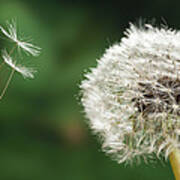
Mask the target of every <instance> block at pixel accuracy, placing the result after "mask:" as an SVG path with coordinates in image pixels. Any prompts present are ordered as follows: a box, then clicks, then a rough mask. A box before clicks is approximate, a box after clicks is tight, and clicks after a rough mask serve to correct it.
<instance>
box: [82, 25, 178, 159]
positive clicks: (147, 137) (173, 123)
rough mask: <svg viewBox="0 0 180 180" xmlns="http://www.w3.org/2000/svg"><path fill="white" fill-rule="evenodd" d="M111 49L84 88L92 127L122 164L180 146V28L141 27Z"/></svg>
mask: <svg viewBox="0 0 180 180" xmlns="http://www.w3.org/2000/svg"><path fill="white" fill-rule="evenodd" d="M124 34H125V37H123V38H122V39H121V42H120V43H117V44H115V45H113V46H112V47H110V48H109V49H107V50H106V52H105V54H104V55H103V56H102V58H100V59H99V60H98V61H97V67H96V68H92V69H91V72H89V73H87V74H86V75H85V80H83V81H82V83H81V85H80V88H81V92H82V99H81V101H82V104H83V106H84V110H85V114H86V116H87V118H88V120H89V124H90V127H91V128H92V130H93V132H94V133H95V134H98V135H99V136H100V138H101V139H102V142H103V145H102V149H103V151H105V152H106V153H107V154H110V155H111V156H112V157H113V158H114V159H115V160H117V161H118V163H122V162H127V163H129V162H132V161H133V160H137V162H139V160H140V159H143V160H145V161H146V160H148V159H151V158H153V154H156V155H157V156H158V157H160V155H163V157H165V158H167V157H168V156H169V154H170V153H171V152H172V151H173V149H174V148H180V74H179V70H180V31H175V30H172V29H168V28H163V27H161V28H156V27H153V26H151V25H150V24H146V25H144V27H141V28H138V27H136V26H135V25H133V24H130V27H129V29H127V30H126V31H125V33H124Z"/></svg>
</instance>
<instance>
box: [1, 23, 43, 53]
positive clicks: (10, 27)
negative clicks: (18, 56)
mask: <svg viewBox="0 0 180 180" xmlns="http://www.w3.org/2000/svg"><path fill="white" fill-rule="evenodd" d="M0 30H1V31H2V33H3V34H4V35H5V36H6V37H8V38H9V39H10V40H11V41H13V42H15V43H16V44H17V46H18V47H20V48H21V49H22V50H24V51H25V52H27V53H28V54H31V55H33V56H38V55H39V53H40V50H41V49H40V48H39V47H38V46H35V45H33V44H31V43H28V42H24V41H22V40H21V39H20V38H19V37H18V35H17V27H16V23H15V21H12V23H7V30H6V29H5V28H3V27H2V26H0Z"/></svg>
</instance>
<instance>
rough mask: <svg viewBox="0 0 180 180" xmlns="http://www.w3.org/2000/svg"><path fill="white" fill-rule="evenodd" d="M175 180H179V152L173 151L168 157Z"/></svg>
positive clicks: (177, 150)
mask: <svg viewBox="0 0 180 180" xmlns="http://www.w3.org/2000/svg"><path fill="white" fill-rule="evenodd" d="M169 159H170V163H171V166H172V170H173V172H174V176H175V178H176V180H180V150H179V149H175V150H174V151H173V152H172V153H171V154H170V156H169Z"/></svg>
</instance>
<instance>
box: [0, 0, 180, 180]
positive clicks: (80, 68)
mask: <svg viewBox="0 0 180 180" xmlns="http://www.w3.org/2000/svg"><path fill="white" fill-rule="evenodd" d="M179 5H180V1H178V0H174V1H169V0H152V1H151V0H144V1H136V0H134V1H128V0H127V1H119V2H118V3H117V2H116V1H101V0H99V1H93V0H91V1H90V0H89V1H85V0H84V1H69V0H64V1H60V0H59V1H58V0H51V1H46V0H11V1H10V0H4V1H3V0H1V1H0V23H1V24H4V23H5V21H6V20H11V19H12V18H13V19H14V18H15V19H16V21H17V24H18V27H19V29H20V31H21V32H22V34H23V35H24V36H25V37H30V38H33V40H34V41H33V42H34V43H36V44H38V45H39V46H40V47H41V48H42V52H41V55H40V56H39V57H38V58H33V59H32V61H31V64H33V66H34V67H36V69H37V70H38V73H37V74H36V78H35V79H34V80H24V79H23V78H22V77H21V76H20V75H18V74H16V75H15V76H14V78H13V81H12V82H11V84H10V86H9V88H8V91H7V93H6V95H5V97H4V98H3V99H2V100H1V102H0V180H1V179H2V180H59V179H61V180H110V179H111V180H117V179H119V180H120V179H125V180H152V179H153V180H161V179H162V180H165V179H166V180H168V179H169V180H170V179H173V174H172V172H171V168H170V165H169V162H165V163H162V162H160V161H157V163H153V164H148V165H145V164H144V163H142V164H141V165H139V166H132V167H130V166H124V165H123V164H120V165H118V164H117V163H116V162H114V161H112V160H111V159H110V158H109V157H107V156H106V155H105V154H104V153H102V152H101V145H100V143H98V140H97V138H96V137H95V136H93V135H92V134H91V131H90V130H89V128H88V127H87V125H86V120H85V118H84V114H83V108H82V107H81V105H80V103H79V97H78V96H79V95H78V93H79V88H78V85H79V84H80V82H81V80H82V79H83V73H84V72H85V71H86V70H87V69H88V68H89V67H92V66H95V65H96V59H98V58H99V57H101V55H102V54H103V52H104V49H105V48H107V47H108V46H110V45H112V44H113V43H114V42H118V41H119V40H120V39H121V37H122V35H123V31H124V29H125V28H127V27H128V23H129V22H130V21H131V22H137V20H138V19H139V18H146V19H147V20H152V19H153V18H155V19H156V20H157V23H160V22H163V23H165V22H167V24H168V25H169V26H170V27H173V28H180V21H179V19H180V11H179ZM29 35H30V36H29ZM1 40H2V39H1Z"/></svg>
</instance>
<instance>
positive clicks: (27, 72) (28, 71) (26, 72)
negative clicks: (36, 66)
mask: <svg viewBox="0 0 180 180" xmlns="http://www.w3.org/2000/svg"><path fill="white" fill-rule="evenodd" d="M2 58H3V60H4V62H5V63H6V64H7V65H9V66H10V67H11V68H12V69H14V70H15V71H17V72H19V73H20V74H22V75H23V77H24V78H34V75H33V73H35V72H36V71H35V70H33V69H32V68H27V67H24V66H22V65H16V63H15V62H13V60H12V58H11V56H10V55H9V54H8V53H7V51H6V50H3V51H2Z"/></svg>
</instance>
